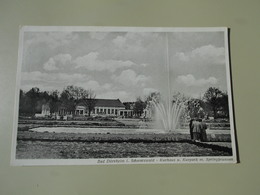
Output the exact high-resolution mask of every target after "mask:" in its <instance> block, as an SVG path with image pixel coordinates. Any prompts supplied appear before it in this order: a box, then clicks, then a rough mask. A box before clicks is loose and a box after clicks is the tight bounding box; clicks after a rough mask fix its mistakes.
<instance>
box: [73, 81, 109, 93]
mask: <svg viewBox="0 0 260 195" xmlns="http://www.w3.org/2000/svg"><path fill="white" fill-rule="evenodd" d="M75 85H76V86H79V87H83V88H84V89H92V90H93V91H95V92H96V93H98V92H103V91H107V90H110V89H111V87H112V85H111V84H109V83H105V84H104V85H100V83H99V82H97V81H95V80H89V81H86V82H79V83H76V84H75Z"/></svg>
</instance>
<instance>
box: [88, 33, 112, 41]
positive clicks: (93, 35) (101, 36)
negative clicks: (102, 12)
mask: <svg viewBox="0 0 260 195" xmlns="http://www.w3.org/2000/svg"><path fill="white" fill-rule="evenodd" d="M107 34H108V32H89V35H90V37H91V38H92V39H97V40H103V39H104V38H105V37H106V36H107Z"/></svg>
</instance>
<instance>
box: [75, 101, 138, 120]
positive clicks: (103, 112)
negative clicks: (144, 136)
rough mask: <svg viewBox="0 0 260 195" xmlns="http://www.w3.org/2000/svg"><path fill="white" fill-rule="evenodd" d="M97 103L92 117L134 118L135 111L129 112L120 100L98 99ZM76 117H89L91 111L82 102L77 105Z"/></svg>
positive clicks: (91, 113) (92, 111)
mask: <svg viewBox="0 0 260 195" xmlns="http://www.w3.org/2000/svg"><path fill="white" fill-rule="evenodd" d="M86 101H87V100H86ZM95 101H96V102H95V107H94V108H93V109H92V110H91V112H90V115H91V116H114V117H115V116H122V117H132V116H133V110H129V109H128V110H127V109H126V108H125V105H124V104H123V103H122V102H121V101H120V100H119V99H96V100H95ZM75 115H76V116H87V115H89V110H88V109H87V106H86V104H85V103H84V102H80V103H78V104H77V105H76V109H75Z"/></svg>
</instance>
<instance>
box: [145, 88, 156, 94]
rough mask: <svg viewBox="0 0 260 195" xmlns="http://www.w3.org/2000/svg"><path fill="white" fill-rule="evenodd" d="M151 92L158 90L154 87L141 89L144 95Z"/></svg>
mask: <svg viewBox="0 0 260 195" xmlns="http://www.w3.org/2000/svg"><path fill="white" fill-rule="evenodd" d="M153 92H158V90H157V89H155V88H144V89H143V94H144V96H148V95H150V94H151V93H153Z"/></svg>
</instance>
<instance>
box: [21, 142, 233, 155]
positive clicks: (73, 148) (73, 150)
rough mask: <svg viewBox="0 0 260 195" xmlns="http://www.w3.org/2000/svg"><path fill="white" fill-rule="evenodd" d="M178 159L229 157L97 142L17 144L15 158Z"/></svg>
mask: <svg viewBox="0 0 260 195" xmlns="http://www.w3.org/2000/svg"><path fill="white" fill-rule="evenodd" d="M178 156H230V154H229V153H228V152H225V151H219V150H213V149H211V148H204V147H201V146H197V145H195V144H190V143H178V142H171V143H142V142H140V143H128V142H123V143H99V142H87V143H83V142H42V141H18V148H17V159H90V158H137V157H178Z"/></svg>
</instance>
